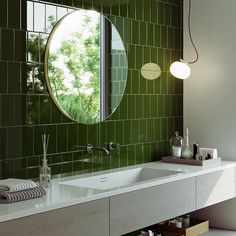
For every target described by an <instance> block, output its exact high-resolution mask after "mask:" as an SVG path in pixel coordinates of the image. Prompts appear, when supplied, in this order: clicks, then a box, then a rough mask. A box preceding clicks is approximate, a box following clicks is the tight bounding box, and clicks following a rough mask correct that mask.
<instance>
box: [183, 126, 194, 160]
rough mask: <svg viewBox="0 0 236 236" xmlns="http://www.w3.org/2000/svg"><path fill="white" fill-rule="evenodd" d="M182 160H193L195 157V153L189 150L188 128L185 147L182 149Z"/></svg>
mask: <svg viewBox="0 0 236 236" xmlns="http://www.w3.org/2000/svg"><path fill="white" fill-rule="evenodd" d="M181 156H182V158H185V159H191V158H192V157H193V153H192V152H191V150H190V148H189V131H188V128H187V129H186V133H185V137H184V145H183V147H182V153H181Z"/></svg>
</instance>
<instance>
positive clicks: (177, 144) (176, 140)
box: [170, 131, 183, 157]
mask: <svg viewBox="0 0 236 236" xmlns="http://www.w3.org/2000/svg"><path fill="white" fill-rule="evenodd" d="M182 142H183V138H182V137H181V136H179V132H178V131H175V136H173V137H172V138H171V139H170V145H171V151H172V156H173V157H181V150H182Z"/></svg>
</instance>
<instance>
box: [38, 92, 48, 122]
mask: <svg viewBox="0 0 236 236" xmlns="http://www.w3.org/2000/svg"><path fill="white" fill-rule="evenodd" d="M39 100H40V118H39V119H40V121H39V122H40V124H48V123H50V119H51V113H50V99H49V96H48V95H42V96H40V97H39Z"/></svg>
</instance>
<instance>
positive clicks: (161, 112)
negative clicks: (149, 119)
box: [158, 95, 165, 117]
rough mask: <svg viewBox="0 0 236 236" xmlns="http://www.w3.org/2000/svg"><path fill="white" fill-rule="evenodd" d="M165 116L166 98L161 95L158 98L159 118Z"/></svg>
mask: <svg viewBox="0 0 236 236" xmlns="http://www.w3.org/2000/svg"><path fill="white" fill-rule="evenodd" d="M164 116H165V96H164V95H159V96H158V117H164Z"/></svg>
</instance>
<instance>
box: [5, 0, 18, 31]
mask: <svg viewBox="0 0 236 236" xmlns="http://www.w3.org/2000/svg"><path fill="white" fill-rule="evenodd" d="M20 5H21V1H20V0H15V1H8V28H12V29H20V20H19V19H20V15H21V14H20V10H21V7H20Z"/></svg>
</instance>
